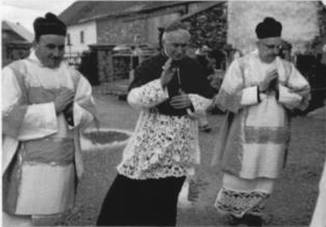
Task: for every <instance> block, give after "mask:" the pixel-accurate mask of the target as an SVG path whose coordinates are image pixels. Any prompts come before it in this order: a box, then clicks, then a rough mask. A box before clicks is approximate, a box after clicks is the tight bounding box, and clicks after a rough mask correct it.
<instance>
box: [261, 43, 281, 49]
mask: <svg viewBox="0 0 326 227" xmlns="http://www.w3.org/2000/svg"><path fill="white" fill-rule="evenodd" d="M261 44H263V45H264V46H265V47H267V48H268V49H275V48H277V49H279V50H280V49H282V45H280V44H279V45H274V44H266V43H263V42H261Z"/></svg>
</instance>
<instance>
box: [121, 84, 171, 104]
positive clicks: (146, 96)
mask: <svg viewBox="0 0 326 227" xmlns="http://www.w3.org/2000/svg"><path fill="white" fill-rule="evenodd" d="M168 97H169V95H168V92H167V90H166V89H163V88H162V85H161V80H160V79H156V80H153V81H151V82H149V83H147V84H144V85H142V86H140V87H136V88H133V89H131V90H130V92H129V94H128V97H127V101H128V103H129V104H130V105H131V106H132V107H134V108H136V109H141V108H151V107H154V106H156V105H158V104H160V103H162V102H163V101H165V100H166V99H168Z"/></svg>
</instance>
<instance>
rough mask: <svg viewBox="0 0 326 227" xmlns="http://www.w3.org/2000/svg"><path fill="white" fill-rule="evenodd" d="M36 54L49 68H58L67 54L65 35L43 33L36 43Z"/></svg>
mask: <svg viewBox="0 0 326 227" xmlns="http://www.w3.org/2000/svg"><path fill="white" fill-rule="evenodd" d="M35 54H36V56H37V57H38V59H39V60H40V61H41V63H42V64H43V65H44V66H45V67H48V68H52V69H53V68H57V67H59V65H60V63H61V62H62V60H63V56H64V54H65V37H64V36H62V35H52V34H49V35H41V37H40V39H39V41H38V42H36V44H35Z"/></svg>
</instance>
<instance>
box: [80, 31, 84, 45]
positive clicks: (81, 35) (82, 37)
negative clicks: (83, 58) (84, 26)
mask: <svg viewBox="0 0 326 227" xmlns="http://www.w3.org/2000/svg"><path fill="white" fill-rule="evenodd" d="M80 43H84V31H81V32H80Z"/></svg>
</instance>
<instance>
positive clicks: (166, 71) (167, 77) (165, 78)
mask: <svg viewBox="0 0 326 227" xmlns="http://www.w3.org/2000/svg"><path fill="white" fill-rule="evenodd" d="M171 63H172V58H169V59H168V60H167V61H166V62H165V64H164V66H163V67H162V68H163V71H162V73H161V85H162V87H163V88H164V87H165V86H166V85H167V84H168V83H169V82H170V81H171V80H172V78H173V75H174V74H175V72H176V68H172V67H171Z"/></svg>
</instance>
